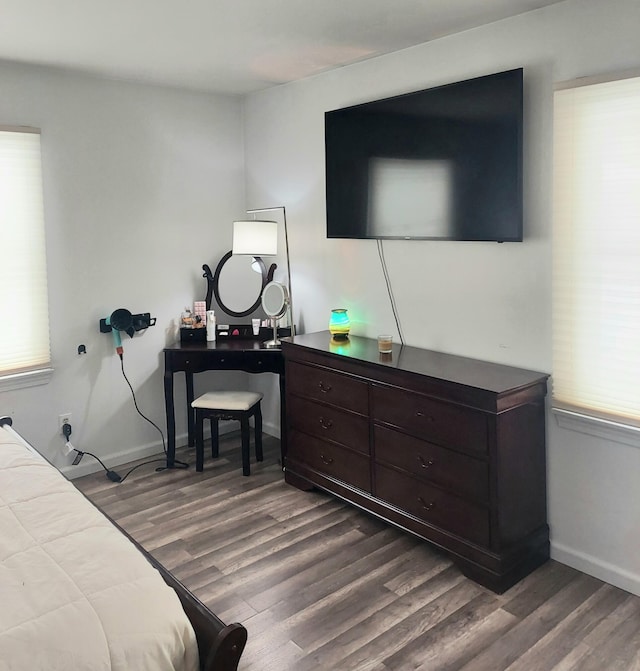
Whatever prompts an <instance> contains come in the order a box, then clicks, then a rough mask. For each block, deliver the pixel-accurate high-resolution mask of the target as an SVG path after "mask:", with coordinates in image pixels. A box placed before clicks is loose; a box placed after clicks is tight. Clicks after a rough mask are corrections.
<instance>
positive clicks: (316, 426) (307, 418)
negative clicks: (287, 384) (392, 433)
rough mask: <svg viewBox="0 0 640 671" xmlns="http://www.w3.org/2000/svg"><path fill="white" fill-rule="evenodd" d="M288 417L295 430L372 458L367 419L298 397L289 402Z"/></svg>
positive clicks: (289, 398) (291, 398) (290, 398)
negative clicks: (369, 455) (370, 455)
mask: <svg viewBox="0 0 640 671" xmlns="http://www.w3.org/2000/svg"><path fill="white" fill-rule="evenodd" d="M287 415H288V417H289V424H290V425H291V427H292V428H294V429H299V430H300V431H303V432H304V433H307V434H309V435H311V436H316V437H317V438H320V439H322V440H331V441H334V442H336V443H340V444H341V445H346V446H347V447H350V448H351V449H353V450H357V451H358V452H362V454H366V455H368V454H369V422H368V421H367V419H366V418H365V417H360V416H359V415H355V414H352V413H348V412H343V411H342V410H338V409H337V408H333V407H332V406H328V405H321V404H320V403H314V402H313V401H308V400H306V399H304V398H299V397H298V396H289V397H288V398H287Z"/></svg>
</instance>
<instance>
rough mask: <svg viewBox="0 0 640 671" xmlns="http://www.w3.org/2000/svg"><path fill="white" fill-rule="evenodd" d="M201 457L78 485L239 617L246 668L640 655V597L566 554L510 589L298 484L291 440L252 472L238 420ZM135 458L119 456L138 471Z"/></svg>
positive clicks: (346, 670) (597, 661) (548, 666)
mask: <svg viewBox="0 0 640 671" xmlns="http://www.w3.org/2000/svg"><path fill="white" fill-rule="evenodd" d="M220 448H221V453H220V454H221V456H220V458H219V459H217V460H215V461H214V460H212V459H211V458H210V457H209V456H207V458H206V460H205V470H204V472H203V473H196V472H195V457H194V454H193V451H192V450H189V449H188V448H183V449H180V450H178V452H177V458H178V459H181V460H184V461H187V462H189V463H191V468H189V469H188V470H170V471H163V472H158V473H156V472H155V470H154V467H155V466H156V465H157V464H152V465H147V466H143V467H142V468H138V469H137V470H136V471H134V472H133V473H132V474H131V475H130V476H128V477H127V479H126V480H125V481H124V482H123V483H121V484H114V483H112V482H111V481H109V480H107V479H106V477H105V474H104V472H102V473H99V474H94V475H89V476H86V477H83V478H80V479H78V480H75V484H76V485H77V486H78V487H79V489H81V490H82V491H83V492H84V493H85V494H87V496H89V498H90V499H92V500H93V501H94V502H95V503H96V504H97V505H98V506H99V507H101V508H102V509H103V510H104V511H105V512H106V513H107V514H109V515H111V516H112V517H113V518H114V519H115V520H117V521H118V523H119V524H121V525H122V526H123V527H124V528H125V529H126V530H127V531H128V532H129V533H131V535H132V536H134V537H135V538H136V539H137V540H138V541H139V542H140V543H141V544H142V545H143V546H144V547H145V548H147V549H148V550H149V551H150V552H151V553H152V554H153V555H154V556H155V557H156V558H157V559H159V560H160V561H161V562H162V563H163V564H164V565H165V566H167V567H168V568H169V569H170V570H171V571H173V573H174V574H175V575H176V576H177V577H178V578H179V579H180V580H181V581H182V582H183V583H184V584H185V585H186V586H187V587H188V588H189V589H190V590H192V591H193V592H194V593H195V594H196V595H197V596H198V597H199V598H200V599H201V600H202V601H204V602H205V603H206V604H207V605H208V606H209V607H210V608H211V609H212V610H213V611H214V612H215V613H216V614H217V615H218V616H219V617H221V618H222V619H223V620H224V621H225V622H229V623H230V622H241V623H242V624H244V625H245V626H246V628H247V630H248V632H249V640H248V643H247V647H246V649H245V652H244V654H243V657H242V660H241V662H240V667H239V668H240V670H241V671H319V670H323V671H331V670H337V671H338V670H339V671H391V670H394V671H409V670H411V669H423V670H428V671H502V670H505V669H508V670H509V671H605V670H607V671H630V670H632V669H634V670H636V671H638V670H640V598H638V597H635V596H632V595H630V594H629V593H627V592H624V591H622V590H620V589H617V588H615V587H612V586H611V585H608V584H606V583H603V582H602V581H600V580H596V579H595V578H592V577H590V576H588V575H585V574H583V573H580V572H579V571H576V570H574V569H571V568H568V567H567V566H564V565H562V564H559V563H557V562H554V561H549V562H547V563H546V564H545V565H544V566H543V567H541V568H540V569H538V570H537V571H536V572H535V573H533V574H532V575H531V576H529V577H528V578H526V579H525V580H523V581H522V582H520V583H519V584H517V585H516V586H515V587H513V588H512V589H510V590H509V591H508V592H506V593H505V594H502V595H499V596H498V595H495V594H493V593H492V592H490V591H488V590H486V589H484V588H482V587H480V586H478V585H476V584H475V583H474V582H472V581H470V580H468V579H467V578H465V577H464V576H463V575H462V574H461V573H460V572H459V571H458V569H457V568H456V567H455V566H454V565H453V564H452V563H451V561H450V560H449V559H447V558H446V557H444V556H443V555H440V554H438V553H437V552H435V551H434V550H433V549H431V548H430V547H429V546H428V545H427V544H426V543H424V542H422V541H420V540H418V539H416V538H413V537H412V536H410V535H408V534H406V533H403V532H401V531H399V530H396V529H394V528H392V527H390V526H389V525H387V524H386V523H384V522H381V521H379V520H377V519H375V518H374V517H372V516H370V515H369V514H367V513H364V512H361V511H359V510H358V509H356V508H355V507H353V506H351V505H349V504H346V503H344V502H341V501H339V500H338V499H336V498H334V497H332V496H330V495H328V494H325V493H322V492H319V491H312V492H301V491H299V490H297V489H294V488H292V487H290V486H289V485H287V484H285V482H284V480H283V477H282V471H281V468H280V465H279V462H278V457H279V442H278V441H277V440H276V439H274V438H271V437H269V436H266V435H265V444H264V449H265V460H264V462H262V463H261V464H255V463H252V474H251V476H250V477H243V476H242V474H241V467H240V440H239V435H238V434H228V435H227V436H225V437H223V438H222V439H221V443H220ZM136 463H138V462H134V464H131V465H128V466H123V467H121V468H118V469H116V470H117V471H118V472H119V473H120V475H121V476H122V475H124V474H125V473H126V472H127V470H128V468H129V467H131V466H132V465H135V464H136Z"/></svg>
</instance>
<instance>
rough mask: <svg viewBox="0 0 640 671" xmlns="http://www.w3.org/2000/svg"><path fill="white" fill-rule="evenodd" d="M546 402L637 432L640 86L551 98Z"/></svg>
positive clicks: (571, 91) (584, 89)
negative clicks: (549, 388)
mask: <svg viewBox="0 0 640 671" xmlns="http://www.w3.org/2000/svg"><path fill="white" fill-rule="evenodd" d="M553 230H554V236H553V398H554V405H555V406H556V407H560V408H565V409H569V410H575V411H578V412H581V413H584V414H587V415H593V416H596V417H603V418H605V419H612V420H614V421H617V422H622V423H627V424H632V425H635V426H640V77H635V78H628V79H624V80H619V81H609V82H603V83H597V84H590V85H586V86H579V87H576V88H568V89H564V90H558V91H556V92H555V96H554V222H553Z"/></svg>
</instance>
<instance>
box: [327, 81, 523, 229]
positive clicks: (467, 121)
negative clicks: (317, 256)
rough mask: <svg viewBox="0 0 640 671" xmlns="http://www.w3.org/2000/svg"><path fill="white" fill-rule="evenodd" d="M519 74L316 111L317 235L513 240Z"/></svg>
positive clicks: (518, 174) (518, 176) (517, 208)
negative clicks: (321, 191)
mask: <svg viewBox="0 0 640 671" xmlns="http://www.w3.org/2000/svg"><path fill="white" fill-rule="evenodd" d="M522 75H523V73H522V68H519V69H516V70H509V71H508V72H500V73H497V74H492V75H487V76H484V77H478V78H475V79H469V80H466V81H462V82H457V83H454V84H448V85H445V86H438V87H436V88H431V89H426V90H424V91H417V92H415V93H407V94H405V95H400V96H396V97H393V98H386V99H384V100H377V101H374V102H368V103H364V104H361V105H355V106H353V107H347V108H344V109H338V110H333V111H330V112H326V113H325V155H326V203H327V237H328V238H373V239H405V240H413V239H417V240H423V239H424V240H489V241H497V242H520V241H522V121H523V100H522V90H523V76H522Z"/></svg>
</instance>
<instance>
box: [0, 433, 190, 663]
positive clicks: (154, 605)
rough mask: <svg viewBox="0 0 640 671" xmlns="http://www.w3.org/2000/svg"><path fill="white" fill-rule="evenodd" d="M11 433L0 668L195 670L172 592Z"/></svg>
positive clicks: (3, 457) (1, 540) (3, 514)
mask: <svg viewBox="0 0 640 671" xmlns="http://www.w3.org/2000/svg"><path fill="white" fill-rule="evenodd" d="M16 435H17V434H15V433H14V432H13V431H11V430H7V429H5V428H0V670H1V671H9V670H11V671H17V670H21V671H22V670H27V669H28V670H29V671H39V670H40V669H43V670H44V669H46V670H47V671H71V670H73V671H82V670H84V669H87V670H88V669H91V671H98V670H102V669H105V670H107V669H109V670H113V671H125V670H128V671H132V670H135V671H143V670H147V669H148V670H151V669H153V671H161V670H167V671H196V670H197V669H198V664H199V661H198V650H197V643H196V638H195V634H194V631H193V628H192V627H191V624H190V622H189V620H188V618H187V616H186V615H185V613H184V611H183V609H182V606H181V604H180V601H179V599H178V597H177V595H176V593H175V592H174V591H173V589H171V588H170V587H168V586H167V585H166V583H165V582H164V580H163V579H162V576H161V575H160V573H159V572H158V571H157V570H156V569H155V568H154V567H152V566H151V565H150V564H149V562H148V561H147V560H146V559H145V558H144V556H143V555H142V553H140V551H139V550H138V549H137V548H136V547H135V546H134V545H133V543H131V542H130V541H129V540H128V539H127V538H126V536H124V535H123V534H122V533H121V532H120V531H119V530H118V529H117V528H116V527H115V526H114V525H113V524H112V523H111V522H110V521H109V520H108V519H107V518H106V517H105V516H104V515H103V514H102V513H101V512H100V511H99V510H98V509H97V508H95V507H94V506H93V504H91V503H90V502H89V501H88V500H87V499H86V498H85V497H84V495H83V494H81V493H80V492H79V491H78V490H77V489H76V488H75V487H74V486H73V485H72V484H71V483H70V482H69V481H68V480H67V479H66V478H65V477H64V476H63V475H62V474H61V473H60V472H59V471H58V470H57V469H56V468H55V467H53V466H52V465H50V464H49V463H48V462H47V461H46V460H45V459H44V458H42V457H41V456H40V455H39V454H38V453H37V452H35V451H34V450H33V449H29V448H28V447H27V446H26V445H25V444H24V443H23V442H22V441H21V440H19V439H18V438H16Z"/></svg>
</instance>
